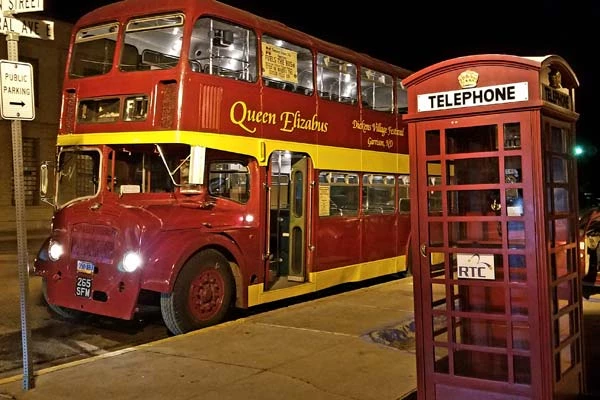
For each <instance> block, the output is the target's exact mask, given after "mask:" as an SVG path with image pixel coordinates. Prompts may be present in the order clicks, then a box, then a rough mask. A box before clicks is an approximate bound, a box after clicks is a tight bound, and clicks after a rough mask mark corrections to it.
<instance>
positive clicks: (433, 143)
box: [425, 130, 440, 156]
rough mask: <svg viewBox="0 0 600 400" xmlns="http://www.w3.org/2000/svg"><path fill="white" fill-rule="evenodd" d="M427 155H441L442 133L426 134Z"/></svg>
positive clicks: (430, 132) (436, 131) (428, 132)
mask: <svg viewBox="0 0 600 400" xmlns="http://www.w3.org/2000/svg"><path fill="white" fill-rule="evenodd" d="M425 154H426V155H428V156H436V155H439V154H440V131H438V130H435V131H427V132H425Z"/></svg>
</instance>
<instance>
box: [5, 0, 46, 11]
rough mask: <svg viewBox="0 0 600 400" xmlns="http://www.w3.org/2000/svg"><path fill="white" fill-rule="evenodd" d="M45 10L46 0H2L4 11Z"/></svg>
mask: <svg viewBox="0 0 600 400" xmlns="http://www.w3.org/2000/svg"><path fill="white" fill-rule="evenodd" d="M35 11H44V0H2V12H4V13H12V14H18V13H24V12H35Z"/></svg>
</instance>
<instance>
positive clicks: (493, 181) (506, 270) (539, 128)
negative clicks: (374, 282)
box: [403, 54, 585, 400]
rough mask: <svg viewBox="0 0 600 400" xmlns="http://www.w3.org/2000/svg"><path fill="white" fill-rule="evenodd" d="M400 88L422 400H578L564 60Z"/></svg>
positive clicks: (577, 306)
mask: <svg viewBox="0 0 600 400" xmlns="http://www.w3.org/2000/svg"><path fill="white" fill-rule="evenodd" d="M403 85H404V86H405V88H406V89H407V91H408V99H409V101H408V103H409V112H408V114H407V115H406V120H407V121H408V132H409V145H410V159H411V162H410V169H411V183H412V185H411V198H412V199H414V200H413V202H412V203H413V204H414V206H413V212H412V216H411V218H412V219H411V226H412V228H411V237H412V239H411V241H412V249H411V251H412V260H413V278H414V296H415V321H416V330H417V331H416V333H417V343H416V345H417V371H418V379H417V397H418V398H419V399H420V400H429V399H437V400H455V399H456V400H458V399H460V400H464V399H466V398H469V399H471V398H473V399H475V398H477V399H494V400H508V399H511V400H515V399H517V400H525V399H538V400H547V399H568V398H576V396H578V395H579V394H581V393H583V391H584V386H585V379H584V376H585V371H584V364H585V363H584V362H583V361H584V360H583V335H582V330H583V326H582V322H583V307H582V296H581V266H580V265H579V263H580V262H581V261H580V258H579V254H578V237H579V233H578V230H577V217H578V205H577V193H578V191H577V169H576V160H575V157H574V155H573V151H572V150H573V147H574V145H575V124H576V121H577V119H578V117H579V115H578V114H577V113H576V112H575V89H576V88H577V87H578V86H579V82H578V80H577V77H576V76H575V73H574V72H573V70H572V69H571V67H570V66H569V65H568V64H567V62H566V61H565V60H564V59H563V58H561V57H560V56H556V55H549V56H545V57H519V56H514V55H502V54H482V55H472V56H466V57H459V58H455V59H451V60H447V61H443V62H440V63H438V64H435V65H432V66H430V67H427V68H425V69H423V70H421V71H418V72H416V73H414V74H412V75H411V76H409V77H408V78H406V79H405V80H404V81H403Z"/></svg>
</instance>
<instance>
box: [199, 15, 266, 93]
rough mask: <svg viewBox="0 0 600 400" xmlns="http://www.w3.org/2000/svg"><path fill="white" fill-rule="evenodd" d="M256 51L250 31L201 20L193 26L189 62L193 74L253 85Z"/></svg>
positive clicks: (223, 23)
mask: <svg viewBox="0 0 600 400" xmlns="http://www.w3.org/2000/svg"><path fill="white" fill-rule="evenodd" d="M256 49H257V40H256V34H255V33H254V32H253V31H252V30H250V29H247V28H244V27H241V26H238V25H233V24H231V23H229V22H225V21H220V20H217V19H214V18H207V17H203V18H200V19H198V21H196V23H195V24H194V29H193V30H192V37H191V40H190V52H189V55H188V59H189V63H190V67H191V69H192V71H194V72H202V73H205V74H209V75H216V76H220V77H223V78H230V79H235V80H241V81H247V82H255V81H256V70H257V67H256V59H257V56H256V52H257V50H256Z"/></svg>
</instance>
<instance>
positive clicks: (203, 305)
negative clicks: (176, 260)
mask: <svg viewBox="0 0 600 400" xmlns="http://www.w3.org/2000/svg"><path fill="white" fill-rule="evenodd" d="M233 282H234V280H233V275H232V273H231V269H230V268H229V261H227V259H226V258H225V257H224V256H223V255H222V254H221V253H220V252H218V251H216V250H212V249H210V250H204V251H201V252H200V253H198V254H196V255H194V256H193V257H192V258H190V259H189V260H188V261H187V262H186V263H185V265H184V266H183V268H182V269H181V271H180V272H179V276H178V277H177V280H176V281H175V285H174V287H173V291H172V292H171V293H163V294H162V295H161V298H160V308H161V312H162V316H163V320H164V322H165V325H166V326H167V329H169V331H170V332H171V333H172V334H174V335H179V334H182V333H186V332H190V331H193V330H196V329H200V328H204V327H207V326H211V325H214V324H217V323H219V322H221V321H223V320H224V319H225V318H226V317H227V315H228V313H229V311H230V309H231V307H232V304H233V295H234V293H235V290H234V289H235V288H234V287H233V285H234V283H233Z"/></svg>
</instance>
